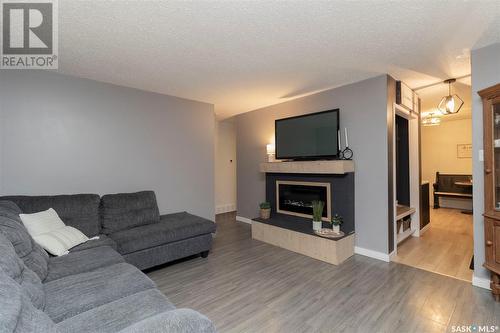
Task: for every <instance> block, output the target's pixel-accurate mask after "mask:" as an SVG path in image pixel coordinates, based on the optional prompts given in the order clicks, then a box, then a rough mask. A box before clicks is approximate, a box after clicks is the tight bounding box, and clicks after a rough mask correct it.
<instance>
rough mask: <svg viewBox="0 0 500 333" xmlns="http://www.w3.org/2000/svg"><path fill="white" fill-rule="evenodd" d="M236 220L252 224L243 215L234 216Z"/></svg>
mask: <svg viewBox="0 0 500 333" xmlns="http://www.w3.org/2000/svg"><path fill="white" fill-rule="evenodd" d="M236 221H238V222H243V223H248V224H252V220H251V219H249V218H246V217H243V216H236Z"/></svg>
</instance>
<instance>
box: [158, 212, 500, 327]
mask: <svg viewBox="0 0 500 333" xmlns="http://www.w3.org/2000/svg"><path fill="white" fill-rule="evenodd" d="M217 224H218V225H217V228H218V232H217V236H216V238H215V242H214V247H213V250H212V252H211V253H210V255H209V256H208V258H207V259H203V258H200V257H197V258H194V259H191V260H185V261H182V262H179V263H176V264H173V265H168V266H165V267H163V268H160V269H156V270H154V271H150V272H149V273H148V275H149V276H150V277H151V278H152V279H153V280H154V281H155V282H156V283H157V285H158V287H159V288H160V289H161V290H162V291H163V292H164V293H165V295H167V296H168V298H169V299H170V300H171V301H172V302H173V303H174V304H175V305H176V306H177V307H188V308H193V309H196V310H198V311H200V312H201V313H203V314H205V315H206V316H208V317H209V318H210V319H212V320H213V322H214V323H215V325H216V326H217V329H218V331H219V332H265V333H270V332H286V333H290V332H370V333H371V332H404V333H406V332H451V329H452V325H472V324H476V325H499V326H500V304H499V303H495V302H494V301H493V299H492V297H491V294H490V292H489V291H487V290H484V289H480V288H476V287H473V286H472V285H471V284H470V283H466V282H464V281H460V280H457V279H453V278H449V277H446V276H443V275H438V274H434V273H430V272H426V271H423V270H420V269H416V268H413V267H409V266H406V265H401V264H397V263H385V262H382V261H379V260H375V259H371V258H367V257H363V256H359V255H355V256H353V257H352V258H350V259H348V260H347V261H346V262H344V263H343V264H342V265H340V266H333V265H330V264H327V263H324V262H321V261H319V260H315V259H312V258H309V257H306V256H303V255H300V254H297V253H294V252H290V251H287V250H285V249H281V248H278V247H275V246H272V245H268V244H265V243H262V242H259V241H254V240H252V239H251V229H250V225H248V224H245V223H241V222H236V221H235V217H234V214H224V215H221V216H218V218H217Z"/></svg>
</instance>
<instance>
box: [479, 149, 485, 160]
mask: <svg viewBox="0 0 500 333" xmlns="http://www.w3.org/2000/svg"><path fill="white" fill-rule="evenodd" d="M478 155H479V156H478V158H479V162H484V150H483V149H479V151H478Z"/></svg>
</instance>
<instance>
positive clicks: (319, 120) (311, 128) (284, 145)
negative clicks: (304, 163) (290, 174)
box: [274, 109, 339, 160]
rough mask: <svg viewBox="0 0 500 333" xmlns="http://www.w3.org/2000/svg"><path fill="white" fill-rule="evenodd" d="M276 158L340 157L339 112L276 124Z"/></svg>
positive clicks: (311, 115)
mask: <svg viewBox="0 0 500 333" xmlns="http://www.w3.org/2000/svg"><path fill="white" fill-rule="evenodd" d="M274 130H275V131H274V133H275V136H276V143H275V144H276V158H277V159H281V160H285V159H293V160H318V159H335V158H338V156H339V147H338V132H339V109H334V110H328V111H322V112H317V113H310V114H306V115H302V116H296V117H291V118H285V119H278V120H276V121H275V128H274Z"/></svg>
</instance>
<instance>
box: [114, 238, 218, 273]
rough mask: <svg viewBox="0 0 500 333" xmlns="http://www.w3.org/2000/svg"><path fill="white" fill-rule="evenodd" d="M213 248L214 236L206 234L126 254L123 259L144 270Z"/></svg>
mask: <svg viewBox="0 0 500 333" xmlns="http://www.w3.org/2000/svg"><path fill="white" fill-rule="evenodd" d="M211 248H212V235H211V234H205V235H201V236H196V237H191V238H187V239H183V240H180V241H176V242H172V243H168V244H163V245H158V246H155V247H151V248H149V249H144V250H141V251H137V252H132V253H128V254H124V255H123V258H124V259H125V260H126V261H127V262H128V263H129V264H132V265H134V266H135V267H137V268H139V269H141V270H143V269H148V268H151V267H154V266H158V265H161V264H164V263H166V262H170V261H174V260H177V259H181V258H185V257H188V256H192V255H195V254H199V253H201V252H204V251H208V250H210V249H211Z"/></svg>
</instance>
